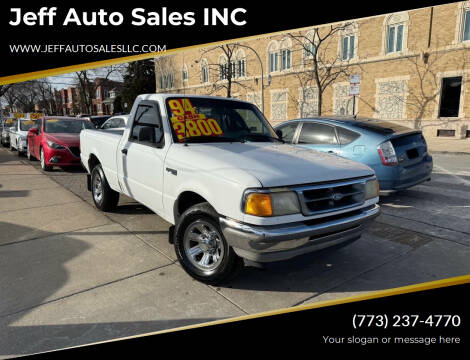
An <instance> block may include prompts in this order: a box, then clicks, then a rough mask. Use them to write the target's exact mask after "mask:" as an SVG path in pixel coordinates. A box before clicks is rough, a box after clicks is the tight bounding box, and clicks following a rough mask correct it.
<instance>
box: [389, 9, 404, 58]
mask: <svg viewBox="0 0 470 360" xmlns="http://www.w3.org/2000/svg"><path fill="white" fill-rule="evenodd" d="M409 22H410V18H409V16H408V13H407V12H401V13H396V14H392V15H389V16H387V17H386V18H385V21H384V50H385V54H391V53H398V52H403V51H406V50H407V44H408V25H409Z"/></svg>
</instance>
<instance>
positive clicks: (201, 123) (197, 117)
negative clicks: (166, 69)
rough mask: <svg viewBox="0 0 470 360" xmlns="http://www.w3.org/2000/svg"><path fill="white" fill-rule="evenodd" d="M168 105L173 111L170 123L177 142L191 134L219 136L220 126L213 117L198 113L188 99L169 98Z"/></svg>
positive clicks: (220, 132)
mask: <svg viewBox="0 0 470 360" xmlns="http://www.w3.org/2000/svg"><path fill="white" fill-rule="evenodd" d="M168 106H169V107H170V109H171V112H172V113H173V116H172V117H171V119H170V120H171V124H172V126H173V129H174V130H175V133H176V136H177V137H178V141H179V142H183V141H184V139H185V138H186V137H191V136H220V135H223V131H222V128H221V127H220V125H219V123H218V122H217V121H216V120H215V119H211V118H210V119H208V118H207V117H206V115H205V114H199V113H198V112H197V110H196V108H195V107H194V106H193V105H192V103H191V101H190V100H189V99H187V98H186V99H185V98H183V99H171V100H169V101H168Z"/></svg>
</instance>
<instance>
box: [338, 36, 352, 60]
mask: <svg viewBox="0 0 470 360" xmlns="http://www.w3.org/2000/svg"><path fill="white" fill-rule="evenodd" d="M355 41H356V36H355V35H346V36H343V39H342V49H341V50H342V51H341V59H342V60H351V59H353V58H354V46H355Z"/></svg>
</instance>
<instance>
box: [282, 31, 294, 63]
mask: <svg viewBox="0 0 470 360" xmlns="http://www.w3.org/2000/svg"><path fill="white" fill-rule="evenodd" d="M291 48H292V43H291V41H290V39H288V38H284V39H283V40H282V42H281V70H288V69H290V68H291Z"/></svg>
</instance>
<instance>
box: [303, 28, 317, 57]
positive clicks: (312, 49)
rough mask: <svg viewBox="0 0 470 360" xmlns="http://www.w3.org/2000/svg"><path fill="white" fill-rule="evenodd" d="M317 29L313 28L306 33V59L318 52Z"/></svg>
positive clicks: (304, 43)
mask: <svg viewBox="0 0 470 360" xmlns="http://www.w3.org/2000/svg"><path fill="white" fill-rule="evenodd" d="M315 35H316V31H315V30H311V31H309V32H308V33H307V34H305V38H304V41H303V48H304V49H303V50H304V51H303V53H304V59H311V58H313V56H314V55H316V54H317V46H316V43H315V40H316V39H315V37H316V36H315Z"/></svg>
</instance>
